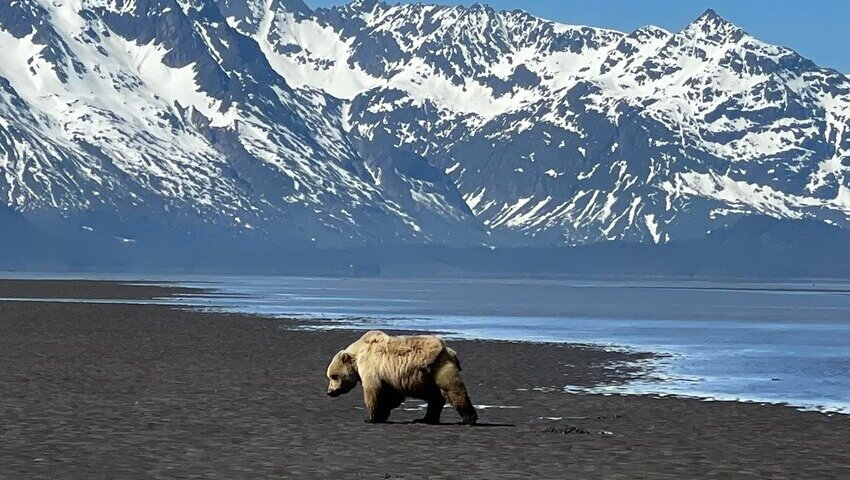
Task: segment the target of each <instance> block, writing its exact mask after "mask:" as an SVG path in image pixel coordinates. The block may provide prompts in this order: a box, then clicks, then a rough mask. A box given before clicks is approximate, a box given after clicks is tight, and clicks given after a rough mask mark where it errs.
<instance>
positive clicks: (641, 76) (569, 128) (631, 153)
mask: <svg viewBox="0 0 850 480" xmlns="http://www.w3.org/2000/svg"><path fill="white" fill-rule="evenodd" d="M281 7H282V8H281ZM251 12H252V13H251V14H250V15H245V16H239V15H233V16H231V17H229V19H228V20H229V22H231V24H233V25H235V26H236V27H237V28H238V29H240V31H243V32H246V34H251V35H253V36H254V37H255V38H257V39H258V42H260V44H261V45H265V46H264V51H266V52H267V53H268V58H269V61H270V63H271V64H272V66H273V67H274V68H275V69H276V70H277V71H278V72H280V73H281V75H283V76H284V77H286V79H287V81H288V82H289V84H290V85H293V86H297V87H305V88H315V89H319V90H321V91H323V92H326V93H328V94H330V95H332V96H334V97H337V98H341V99H344V100H346V101H348V102H349V103H348V107H347V109H346V119H345V123H346V125H347V127H348V128H349V129H350V132H351V134H352V135H353V136H354V137H355V138H357V139H358V140H359V142H360V144H361V145H362V146H361V147H360V149H361V150H367V151H395V150H399V149H403V150H409V151H412V152H415V153H416V154H419V155H421V156H423V157H425V158H427V159H428V160H429V162H431V163H432V164H433V165H437V166H439V167H440V168H442V169H444V170H445V171H446V172H447V173H448V174H449V175H450V176H451V177H452V179H453V180H454V182H455V184H456V185H457V188H458V189H459V191H460V193H461V194H462V195H463V197H464V199H465V201H466V203H467V204H468V205H469V207H470V208H471V209H472V210H473V211H474V213H475V215H476V217H477V218H478V219H479V220H480V221H481V222H482V223H484V224H485V225H486V226H487V227H488V228H489V229H490V230H491V231H492V232H494V233H495V232H501V233H511V234H519V235H521V236H522V237H523V238H522V240H519V241H520V242H531V243H535V242H536V243H541V244H551V243H558V244H560V243H566V244H577V243H586V242H593V241H598V240H614V239H621V240H631V241H641V242H656V243H660V242H667V241H671V240H675V239H681V238H699V237H702V236H704V235H705V234H706V232H708V231H710V230H713V229H716V228H718V227H721V226H726V225H729V224H731V223H734V222H735V221H736V220H737V219H738V218H740V217H742V216H750V215H767V216H771V217H775V218H787V219H803V218H813V219H818V220H821V221H824V222H827V223H830V224H835V225H840V226H842V227H846V226H847V225H848V213H850V190H848V187H850V177H848V176H847V175H846V172H847V169H848V166H850V160H848V155H850V81H848V78H847V77H846V76H844V75H842V74H840V73H838V72H836V71H834V70H829V69H823V68H819V67H818V66H816V65H815V64H813V63H812V62H810V61H808V60H806V59H804V58H802V57H800V56H799V55H797V54H796V53H794V52H793V51H791V50H788V49H785V48H781V47H776V46H772V45H768V44H765V43H763V42H760V41H759V40H757V39H755V38H753V37H752V36H750V35H748V34H747V33H746V32H744V31H743V30H741V29H740V28H738V27H736V26H735V25H733V24H731V23H729V22H728V21H726V20H724V19H722V18H721V17H719V16H717V14H715V13H714V12H713V11H707V12H706V13H705V14H704V15H702V16H701V17H700V18H698V19H696V20H695V21H694V22H693V23H692V24H691V25H689V26H688V27H687V28H686V29H684V30H683V31H682V32H679V33H671V32H667V31H665V30H662V29H660V28H655V27H645V28H641V29H638V30H637V31H635V32H632V33H630V34H623V33H619V32H614V31H611V30H604V29H597V28H589V27H577V26H569V25H562V24H557V23H553V22H548V21H545V20H541V19H539V18H536V17H534V16H531V15H528V14H526V13H523V12H521V11H512V12H497V11H494V10H493V9H491V8H489V7H486V6H481V5H474V6H472V7H469V8H462V7H439V6H427V5H426V6H423V5H397V6H389V5H386V4H384V3H380V2H377V1H371V0H359V1H356V2H354V3H352V4H350V5H348V6H345V7H340V8H333V9H319V10H316V11H315V12H310V11H309V9H307V8H306V7H305V6H304V5H303V4H301V3H300V2H290V3H289V4H288V5H283V6H278V8H277V9H276V10H274V11H273V12H270V11H269V10H263V9H261V8H257V9H254V10H251ZM533 239H535V240H533Z"/></svg>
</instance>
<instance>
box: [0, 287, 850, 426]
mask: <svg viewBox="0 0 850 480" xmlns="http://www.w3.org/2000/svg"><path fill="white" fill-rule="evenodd" d="M293 278H297V277H293ZM305 278H306V279H308V280H310V279H312V277H305ZM202 283H203V282H201V283H199V282H184V281H173V282H169V281H164V280H107V279H97V280H85V279H77V278H51V279H47V280H39V279H32V278H29V279H20V280H18V279H7V278H0V302H24V303H26V302H39V303H68V304H83V305H154V306H163V307H168V308H176V309H185V310H187V311H190V312H198V313H202V314H210V315H242V316H245V317H246V318H253V319H254V320H276V321H284V322H288V323H289V324H290V327H289V328H290V329H292V330H293V331H302V330H303V331H317V332H323V331H338V332H352V333H353V334H355V333H357V332H361V333H362V332H364V331H368V330H370V329H374V328H378V329H382V330H386V331H388V332H392V333H396V334H437V335H441V336H444V337H445V338H446V339H447V340H454V341H484V342H506V343H508V344H513V343H522V344H530V345H561V346H567V347H570V348H579V349H587V350H595V351H601V352H611V353H618V354H625V355H631V356H632V357H630V359H629V360H625V361H623V360H621V361H620V362H622V363H623V365H622V367H623V371H629V372H631V373H632V375H631V376H630V377H628V378H623V379H620V380H619V381H618V382H615V383H612V384H604V385H591V386H584V385H572V384H565V385H564V388H563V391H564V392H565V393H571V394H577V395H618V396H624V397H629V396H646V397H652V398H678V399H685V400H696V401H700V402H733V403H745V404H755V405H771V406H779V407H786V408H791V409H793V410H796V411H800V412H817V413H821V414H826V415H844V416H848V417H850V406H848V405H847V404H843V403H841V404H829V403H822V404H816V403H807V402H808V401H804V400H800V401H799V402H797V403H794V401H793V400H777V399H770V398H758V397H742V396H734V395H732V394H720V393H711V392H700V391H694V392H692V393H681V392H675V391H663V390H654V389H652V388H651V387H650V386H651V385H662V384H664V383H665V382H669V381H672V380H674V379H675V378H676V375H675V374H674V373H672V372H671V370H670V368H671V367H670V366H666V365H664V362H665V361H668V360H670V359H675V358H676V357H678V356H680V355H684V354H683V353H681V352H676V351H664V350H663V347H661V346H640V345H627V344H620V343H598V342H597V343H594V342H571V341H553V340H545V339H513V338H491V337H477V336H474V335H466V334H462V333H459V332H453V331H450V330H440V329H409V328H408V329H406V328H402V327H393V326H380V325H378V326H369V325H368V324H366V323H360V324H357V323H354V324H351V323H350V322H357V320H368V319H365V317H364V318H362V319H361V318H359V317H350V316H327V317H320V316H315V315H309V316H307V315H305V316H298V315H288V316H284V317H281V316H274V315H272V316H269V315H262V314H258V313H245V312H236V311H227V310H222V309H219V308H218V307H207V306H205V305H203V304H193V303H191V302H192V300H193V299H195V298H231V297H234V298H242V296H243V295H244V294H228V296H227V297H221V296H219V295H216V294H215V291H216V290H215V288H208V287H206V286H202ZM209 283H211V284H212V283H213V282H209ZM22 292H23V294H24V295H32V296H30V297H28V296H18V297H15V298H10V297H8V296H7V295H8V294H11V293H17V294H19V295H21V293H22ZM34 293H39V294H42V293H50V294H57V293H58V296H53V297H51V296H45V297H38V296H35V295H33V294H34ZM79 294H89V295H88V296H80V297H75V296H74V295H79ZM341 321H345V322H347V323H346V324H345V325H343V326H336V325H337V322H341ZM641 380H648V381H646V382H644V383H640V381H641ZM638 383H639V384H640V386H637V384H638ZM630 385H633V387H632V388H631V389H630V388H628V387H629V386H630ZM624 386H625V387H626V388H622V387H624Z"/></svg>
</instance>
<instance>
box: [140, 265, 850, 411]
mask: <svg viewBox="0 0 850 480" xmlns="http://www.w3.org/2000/svg"><path fill="white" fill-rule="evenodd" d="M153 280H163V281H164V279H156V278H153ZM171 281H173V278H172V279H170V280H169V283H170V282H171ZM177 283H178V284H179V285H183V286H195V287H204V288H209V289H212V290H213V292H214V293H213V294H212V295H210V296H204V297H198V296H189V297H186V298H183V299H180V300H178V301H177V302H176V303H181V304H185V305H192V306H199V307H204V308H210V309H213V310H217V311H228V312H246V313H257V314H263V315H272V316H296V317H301V318H305V319H310V320H311V321H312V320H322V321H321V322H320V325H323V326H326V327H328V328H334V327H350V326H354V327H358V328H400V329H411V330H438V331H444V332H447V333H449V334H450V335H453V336H458V337H474V338H486V339H507V340H529V341H558V342H580V343H595V344H602V345H608V346H617V347H627V348H634V349H641V350H649V351H654V352H661V353H668V354H671V355H672V356H671V357H670V358H665V359H662V360H660V361H659V363H658V364H657V365H656V366H657V367H659V368H658V369H657V370H656V372H657V375H656V376H655V378H651V379H646V378H641V379H639V380H636V381H635V382H632V383H630V384H627V385H618V386H609V387H606V388H605V390H604V392H611V393H654V394H669V395H685V396H700V397H706V398H716V399H734V400H747V401H763V402H777V403H788V404H791V405H794V406H797V407H801V408H812V409H819V410H827V411H840V412H844V413H850V284H845V283H835V282H833V283H823V282H820V283H781V284H756V283H735V284H717V283H705V282H692V281H675V282H673V281H641V282H623V281H610V280H608V281H601V280H593V281H590V280H574V279H572V280H459V279H427V280H400V279H333V278H291V277H187V278H183V279H180V281H178V282H177ZM169 303H171V302H169ZM566 388H568V389H570V387H569V386H567V387H566Z"/></svg>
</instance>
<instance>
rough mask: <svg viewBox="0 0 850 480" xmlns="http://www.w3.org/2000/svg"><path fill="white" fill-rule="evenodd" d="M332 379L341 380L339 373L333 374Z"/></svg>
mask: <svg viewBox="0 0 850 480" xmlns="http://www.w3.org/2000/svg"><path fill="white" fill-rule="evenodd" d="M331 380H339V375H331Z"/></svg>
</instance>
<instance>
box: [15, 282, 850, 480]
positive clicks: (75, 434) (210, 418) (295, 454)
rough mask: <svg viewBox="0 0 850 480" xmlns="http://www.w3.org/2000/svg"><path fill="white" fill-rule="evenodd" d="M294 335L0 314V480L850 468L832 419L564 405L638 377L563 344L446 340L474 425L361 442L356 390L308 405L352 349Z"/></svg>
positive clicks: (198, 316)
mask: <svg viewBox="0 0 850 480" xmlns="http://www.w3.org/2000/svg"><path fill="white" fill-rule="evenodd" d="M0 287H2V282H0ZM30 287H31V288H33V289H35V288H36V287H37V286H30ZM74 288H77V289H82V288H83V287H82V286H80V285H78V286H76V287H74ZM85 288H87V289H89V290H88V293H89V294H90V295H91V296H96V295H100V294H101V292H98V291H97V288H105V289H110V288H113V287H112V286H110V285H105V284H104V285H86V286H85ZM145 288H148V287H145ZM33 291H34V290H33ZM113 291H115V290H113ZM36 293H37V292H36ZM149 293H150V292H146V293H145V295H148V294H149ZM2 295H3V291H2V288H0V296H2ZM295 325H297V323H295V322H293V321H291V320H284V319H272V318H262V317H257V316H249V315H238V314H217V313H203V312H197V311H189V310H185V309H182V308H173V307H169V306H161V305H122V304H77V303H44V302H0V364H2V365H3V366H4V368H2V369H0V392H3V393H2V394H0V418H2V419H3V422H0V465H2V466H3V471H4V473H6V474H8V475H9V476H10V477H12V478H87V479H99V478H175V477H185V476H195V477H204V478H268V477H269V476H272V475H274V476H278V477H284V478H316V477H320V478H328V477H333V478H358V479H359V478H406V479H413V478H423V477H427V478H493V479H498V478H563V477H565V476H577V477H580V478H689V477H690V478H693V477H700V478H702V477H707V476H711V475H714V476H718V477H721V478H731V477H734V478H737V477H739V476H741V475H743V474H744V473H745V472H746V474H748V476H750V477H754V478H777V477H793V478H841V477H842V476H843V475H845V474H846V471H847V469H848V468H850V451H847V449H846V448H844V447H843V445H844V443H846V439H847V438H850V421H848V418H847V417H846V416H843V415H833V416H829V415H826V414H821V413H817V412H800V411H797V410H794V409H793V408H790V407H783V406H777V405H762V404H749V403H741V402H722V401H718V402H705V401H700V400H696V399H680V398H669V397H667V398H653V397H650V396H631V395H628V396H620V395H584V394H579V395H576V394H570V393H566V392H564V391H563V386H564V385H565V384H577V385H586V386H592V385H598V384H600V383H606V382H608V383H610V382H617V381H622V380H623V379H624V378H626V377H627V376H628V375H629V374H630V372H628V371H626V370H622V369H620V370H618V369H617V368H613V369H612V368H610V367H611V366H612V362H614V363H617V362H623V361H629V360H631V361H634V360H640V359H639V358H638V357H636V356H634V355H629V354H627V353H622V352H620V353H618V352H606V351H602V350H599V349H593V348H582V347H580V346H575V345H568V344H542V343H522V342H493V341H482V340H467V341H464V340H450V341H449V343H450V345H451V346H452V347H453V348H454V349H456V350H457V351H458V354H459V356H460V358H461V360H462V362H463V366H464V372H463V374H464V376H465V380H466V383H467V386H468V388H469V391H470V396H471V397H472V400H473V402H474V403H475V404H477V405H481V406H483V407H485V408H481V409H480V411H479V414H480V415H481V423H482V424H483V425H482V426H480V427H472V428H470V427H462V426H458V425H455V423H456V422H458V421H459V417H457V414H456V413H455V412H454V411H451V410H450V409H448V408H447V409H446V410H445V411H444V412H443V418H442V420H443V422H444V424H443V425H440V426H436V427H429V426H424V425H411V424H410V423H409V422H410V421H411V420H413V419H415V418H418V417H419V416H421V414H422V408H421V402H419V401H416V400H409V401H408V402H406V403H405V405H403V406H402V408H399V409H397V410H396V411H394V412H393V415H392V417H391V418H390V420H391V421H392V422H394V423H391V424H388V425H379V426H375V425H367V424H364V423H363V409H362V400H361V398H360V389H359V387H358V388H357V389H356V390H355V391H354V392H352V393H351V394H349V395H346V396H343V397H340V398H338V399H330V398H328V397H327V396H326V395H325V394H324V390H325V388H326V379H325V378H324V369H325V367H326V366H327V362H328V361H329V360H330V357H331V356H332V355H333V354H334V353H335V352H336V351H337V350H339V349H340V348H343V347H344V346H346V345H347V344H348V343H350V342H351V341H352V340H353V339H355V338H356V337H357V336H359V335H358V334H356V333H355V332H353V331H350V330H348V331H344V330H322V331H304V330H298V329H293V326H295Z"/></svg>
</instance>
